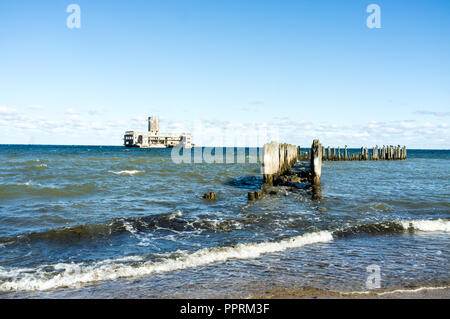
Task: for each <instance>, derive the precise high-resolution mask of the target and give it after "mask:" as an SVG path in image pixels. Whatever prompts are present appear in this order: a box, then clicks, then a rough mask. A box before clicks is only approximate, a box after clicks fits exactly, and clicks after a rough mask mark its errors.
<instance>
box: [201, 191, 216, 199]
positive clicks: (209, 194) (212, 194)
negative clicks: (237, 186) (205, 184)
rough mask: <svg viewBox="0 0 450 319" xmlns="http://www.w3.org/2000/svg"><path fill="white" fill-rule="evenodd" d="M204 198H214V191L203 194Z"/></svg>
mask: <svg viewBox="0 0 450 319" xmlns="http://www.w3.org/2000/svg"><path fill="white" fill-rule="evenodd" d="M203 198H204V199H209V200H215V199H216V193H214V192H211V193H206V194H205V195H203Z"/></svg>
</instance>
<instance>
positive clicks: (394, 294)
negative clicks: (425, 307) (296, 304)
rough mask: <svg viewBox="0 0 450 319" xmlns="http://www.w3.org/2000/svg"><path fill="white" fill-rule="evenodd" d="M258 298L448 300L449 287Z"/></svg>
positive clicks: (293, 293) (292, 293)
mask: <svg viewBox="0 0 450 319" xmlns="http://www.w3.org/2000/svg"><path fill="white" fill-rule="evenodd" d="M260 297H262V298H270V299H450V287H437V288H434V287H433V288H417V289H398V290H393V291H388V292H381V293H375V292H367V293H366V292H357V293H339V292H330V291H323V290H319V289H301V290H298V291H292V290H290V291H287V290H286V291H281V290H277V291H273V292H271V293H269V294H268V295H265V296H260ZM256 298H258V297H256Z"/></svg>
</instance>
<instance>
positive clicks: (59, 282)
mask: <svg viewBox="0 0 450 319" xmlns="http://www.w3.org/2000/svg"><path fill="white" fill-rule="evenodd" d="M332 240H333V236H332V234H331V232H327V231H321V232H315V233H307V234H304V235H301V236H297V237H292V238H289V239H283V240H281V241H276V242H262V243H243V244H237V245H235V246H229V247H215V248H203V249H200V250H197V251H195V252H193V253H189V252H176V253H175V254H174V255H175V256H174V257H172V258H171V257H169V258H164V259H162V260H161V261H147V262H139V261H137V262H136V261H134V263H132V264H130V263H118V262H117V260H113V262H105V261H102V262H100V263H94V264H91V265H86V264H84V263H79V264H75V263H72V264H67V263H65V264H63V263H60V264H56V265H51V266H49V265H45V266H40V267H38V268H36V269H29V268H23V269H20V268H12V269H5V268H2V267H0V278H5V279H6V281H4V282H2V283H0V291H36V290H48V289H54V288H59V287H67V286H69V287H74V286H80V285H83V284H87V283H94V282H98V281H105V280H114V279H119V278H129V277H141V276H145V275H150V274H155V273H164V272H170V271H176V270H182V269H187V268H196V267H200V266H206V265H209V264H212V263H217V262H225V261H227V260H233V259H252V258H258V257H260V256H261V255H264V254H270V253H276V252H281V251H284V250H287V249H292V248H299V247H302V246H305V245H310V244H314V243H325V242H329V241H332ZM135 260H139V258H138V257H137V258H136V259H135Z"/></svg>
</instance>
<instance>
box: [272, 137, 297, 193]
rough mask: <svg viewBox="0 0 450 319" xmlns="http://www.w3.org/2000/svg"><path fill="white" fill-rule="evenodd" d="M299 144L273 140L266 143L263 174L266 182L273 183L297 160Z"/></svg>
mask: <svg viewBox="0 0 450 319" xmlns="http://www.w3.org/2000/svg"><path fill="white" fill-rule="evenodd" d="M297 159H298V154H297V146H295V145H291V144H280V143H277V142H271V143H267V144H265V145H264V150H263V175H264V183H265V184H269V185H273V182H274V180H276V179H277V178H278V177H280V176H281V175H282V174H283V173H284V172H286V171H287V170H288V169H289V168H290V167H291V166H292V165H293V164H294V163H295V162H297Z"/></svg>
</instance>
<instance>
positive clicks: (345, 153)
mask: <svg viewBox="0 0 450 319" xmlns="http://www.w3.org/2000/svg"><path fill="white" fill-rule="evenodd" d="M347 155H348V154H347V145H345V149H344V161H346V160H347V159H348V157H347Z"/></svg>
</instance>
